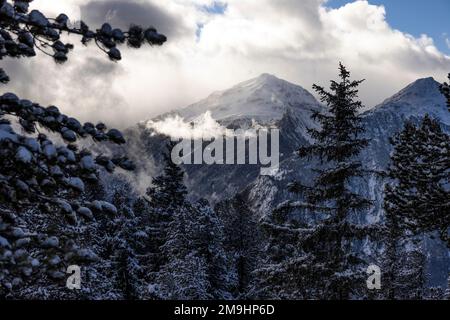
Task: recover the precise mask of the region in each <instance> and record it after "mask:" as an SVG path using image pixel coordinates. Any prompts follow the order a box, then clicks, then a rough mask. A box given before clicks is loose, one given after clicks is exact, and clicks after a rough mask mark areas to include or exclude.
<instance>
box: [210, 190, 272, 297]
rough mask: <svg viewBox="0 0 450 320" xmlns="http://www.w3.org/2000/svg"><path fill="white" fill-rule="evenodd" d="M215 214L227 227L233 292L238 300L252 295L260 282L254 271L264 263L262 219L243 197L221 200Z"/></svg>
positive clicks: (225, 230)
mask: <svg viewBox="0 0 450 320" xmlns="http://www.w3.org/2000/svg"><path fill="white" fill-rule="evenodd" d="M215 211H216V212H217V214H218V215H219V218H220V220H221V221H222V222H223V225H224V237H225V238H224V247H225V251H226V253H227V256H228V261H229V264H230V269H231V270H230V271H231V272H232V276H231V279H230V286H231V291H232V293H233V295H234V296H235V297H237V298H243V297H247V296H248V295H252V294H253V291H254V288H253V286H254V285H255V281H256V279H255V274H254V272H253V271H254V270H255V269H256V268H257V266H258V262H259V261H260V255H261V251H262V249H263V247H262V243H263V239H264V238H263V235H262V232H261V230H260V228H259V224H258V220H257V218H256V217H255V216H254V214H253V212H252V211H251V210H250V208H249V207H248V205H247V201H246V199H245V197H244V195H243V194H237V195H236V196H235V197H234V198H232V199H228V200H224V201H221V202H220V203H218V204H217V205H216V206H215Z"/></svg>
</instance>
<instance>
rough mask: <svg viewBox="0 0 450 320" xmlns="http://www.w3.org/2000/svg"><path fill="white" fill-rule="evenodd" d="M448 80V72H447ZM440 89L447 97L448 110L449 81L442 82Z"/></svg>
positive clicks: (449, 77)
mask: <svg viewBox="0 0 450 320" xmlns="http://www.w3.org/2000/svg"><path fill="white" fill-rule="evenodd" d="M448 80H450V73H449V74H448ZM440 89H441V92H442V94H443V95H444V96H445V98H446V99H447V106H448V111H450V81H449V83H447V82H444V83H443V84H442V85H441V87H440Z"/></svg>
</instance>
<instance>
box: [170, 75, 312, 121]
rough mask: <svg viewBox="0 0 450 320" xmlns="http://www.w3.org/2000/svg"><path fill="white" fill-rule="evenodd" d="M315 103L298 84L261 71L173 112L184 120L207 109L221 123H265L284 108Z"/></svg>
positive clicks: (300, 108)
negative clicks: (248, 121)
mask: <svg viewBox="0 0 450 320" xmlns="http://www.w3.org/2000/svg"><path fill="white" fill-rule="evenodd" d="M317 106H318V102H317V100H316V99H315V98H314V97H313V96H312V95H311V94H310V93H309V92H308V91H306V90H305V89H303V88H302V87H300V86H296V85H294V84H292V83H289V82H287V81H284V80H281V79H278V78H277V77H275V76H272V75H269V74H263V75H261V76H259V77H257V78H255V79H251V80H248V81H246V82H243V83H240V84H238V85H236V86H234V87H233V88H231V89H229V90H225V91H221V92H216V93H213V94H212V95H210V96H209V97H208V98H206V99H204V100H202V101H200V102H198V103H195V104H193V105H191V106H188V107H187V108H184V109H182V110H179V111H177V112H176V113H177V114H179V115H180V116H181V117H183V118H184V119H186V120H187V121H192V120H194V119H196V118H197V117H199V116H200V115H202V114H204V113H205V112H207V111H209V112H211V116H212V118H213V119H215V120H217V121H219V122H221V123H226V124H230V123H232V122H234V121H242V120H254V121H256V122H258V123H260V124H261V123H263V124H268V123H273V122H276V121H279V120H281V119H282V118H283V115H284V114H285V113H286V111H287V109H288V108H292V109H293V110H294V111H296V112H302V111H306V110H308V109H311V108H316V107H317Z"/></svg>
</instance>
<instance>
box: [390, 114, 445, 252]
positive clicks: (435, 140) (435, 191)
mask: <svg viewBox="0 0 450 320" xmlns="http://www.w3.org/2000/svg"><path fill="white" fill-rule="evenodd" d="M391 142H392V144H393V145H394V151H393V153H392V155H391V165H390V167H389V169H388V176H389V177H390V178H391V179H392V181H393V182H392V183H391V184H389V185H387V186H386V189H385V210H386V212H388V213H389V214H390V215H397V216H398V218H397V219H398V220H399V223H400V227H401V228H404V229H407V230H410V231H412V232H413V233H415V234H421V233H427V232H435V231H437V232H439V234H440V236H441V238H442V240H443V241H446V242H447V243H448V245H449V246H450V239H449V236H448V229H449V227H450V203H449V199H450V195H449V193H450V191H449V190H448V187H447V186H448V183H449V172H450V138H449V136H448V135H447V134H446V133H444V132H443V131H442V128H441V127H440V124H439V122H438V121H437V120H435V119H432V118H431V117H430V116H428V115H426V116H425V118H424V119H423V120H422V122H421V123H420V126H418V127H416V126H415V125H414V124H413V123H411V122H408V123H406V124H405V127H404V129H403V131H402V132H400V133H399V134H397V135H396V136H394V137H393V138H392V139H391Z"/></svg>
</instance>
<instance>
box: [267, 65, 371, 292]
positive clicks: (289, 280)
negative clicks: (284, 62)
mask: <svg viewBox="0 0 450 320" xmlns="http://www.w3.org/2000/svg"><path fill="white" fill-rule="evenodd" d="M339 71H340V73H339V77H340V80H339V81H331V86H330V90H331V91H326V90H325V89H324V88H323V87H320V86H317V85H314V89H315V90H316V91H317V93H318V94H319V96H320V97H321V101H322V102H324V103H325V104H326V105H327V107H328V112H327V113H321V112H319V111H313V115H312V119H314V120H316V121H318V123H319V124H320V125H321V128H320V129H310V130H309V133H310V135H311V137H312V138H313V139H314V141H315V142H314V143H313V144H312V145H309V146H305V147H302V148H300V150H299V155H300V156H301V157H308V158H312V157H317V158H318V159H319V160H320V161H321V163H322V164H323V167H322V168H320V169H317V170H316V171H317V176H316V177H315V179H314V182H313V184H312V185H309V186H305V185H302V184H301V183H293V184H292V185H291V188H290V190H291V191H292V192H295V193H299V194H302V195H303V196H304V200H305V201H304V202H292V201H288V202H287V203H284V204H282V205H280V207H279V208H277V210H275V212H274V213H273V214H272V215H271V216H269V217H268V218H267V219H266V221H264V222H263V226H264V228H265V229H266V230H267V232H268V233H269V239H270V243H269V247H268V249H267V252H269V253H270V252H271V253H272V254H271V256H272V257H271V258H270V260H271V261H272V262H271V263H270V262H269V263H268V264H267V265H266V267H265V268H264V269H261V270H259V273H260V274H261V276H262V280H263V286H264V287H265V288H274V286H277V287H278V288H277V289H276V291H278V292H277V295H278V296H280V295H281V296H283V297H286V296H287V297H291V298H297V299H299V298H300V299H301V298H312V299H350V298H352V297H354V296H357V295H359V296H361V290H363V286H364V284H365V282H364V276H363V275H364V270H365V268H367V264H363V261H362V260H361V259H360V258H359V257H358V256H357V255H356V253H355V251H354V249H353V244H354V242H355V241H357V240H358V239H365V238H367V237H368V236H370V234H371V232H370V231H371V229H370V228H369V227H364V226H361V225H357V224H354V223H353V222H352V214H357V213H361V211H363V210H365V209H367V208H369V207H370V205H371V201H370V200H368V199H365V198H364V197H363V196H361V195H359V194H356V193H354V192H353V191H352V188H351V187H350V186H349V183H350V182H351V181H352V180H354V179H357V178H361V177H363V175H364V171H363V169H362V164H361V163H360V162H359V161H357V160H355V158H356V157H357V156H358V155H359V154H360V152H361V151H362V150H363V149H364V148H365V147H366V146H367V144H368V141H367V140H366V139H364V138H362V137H361V135H362V133H363V132H364V128H363V126H362V124H361V117H360V115H359V113H358V111H359V109H361V108H362V103H361V102H360V101H358V100H357V95H358V86H359V85H360V84H361V83H362V81H351V80H350V73H349V72H348V71H347V69H346V68H345V67H344V66H343V65H342V64H340V66H339ZM294 209H303V210H305V209H307V210H308V214H312V215H315V222H314V223H309V222H308V221H306V222H305V221H302V220H301V219H298V218H296V217H294V216H292V215H291V214H290V212H292V211H293V210H294ZM271 291H273V289H271Z"/></svg>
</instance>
